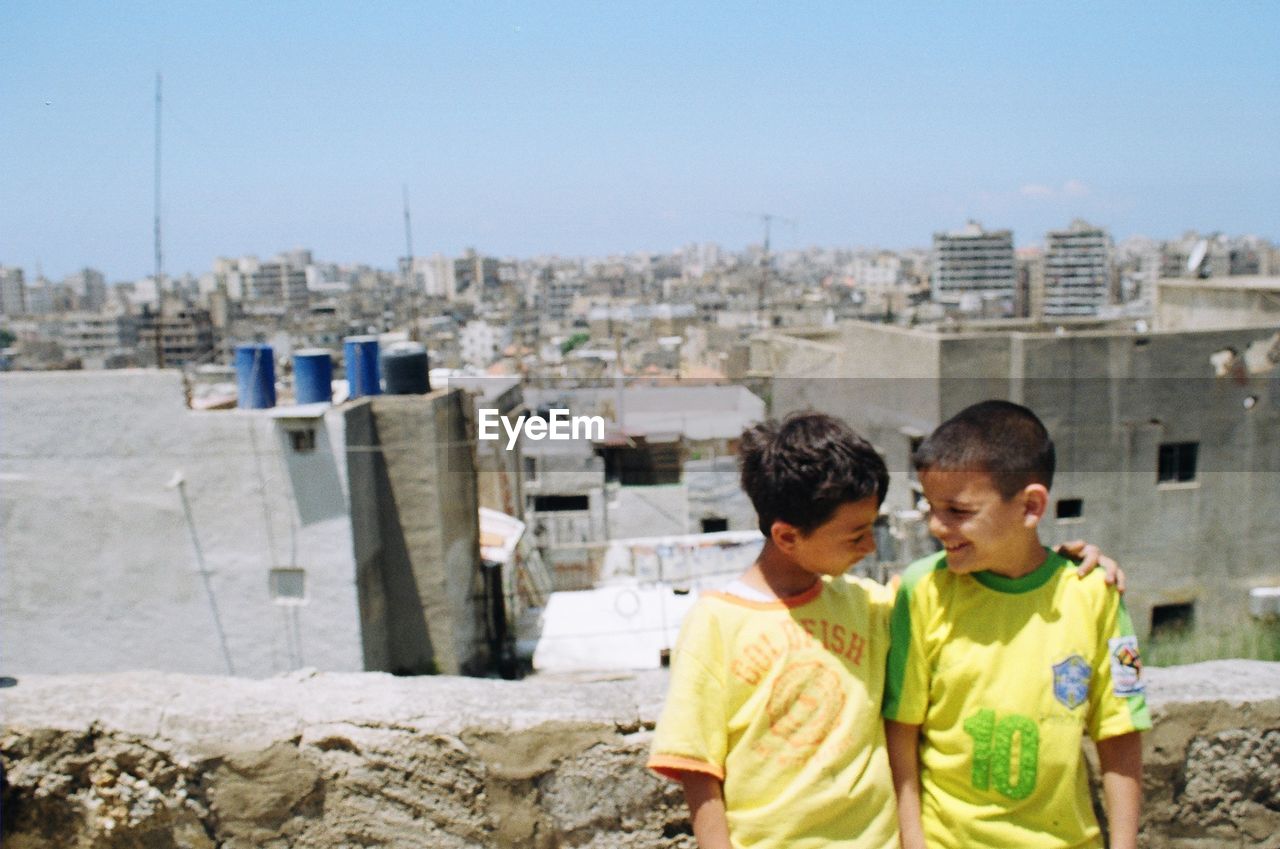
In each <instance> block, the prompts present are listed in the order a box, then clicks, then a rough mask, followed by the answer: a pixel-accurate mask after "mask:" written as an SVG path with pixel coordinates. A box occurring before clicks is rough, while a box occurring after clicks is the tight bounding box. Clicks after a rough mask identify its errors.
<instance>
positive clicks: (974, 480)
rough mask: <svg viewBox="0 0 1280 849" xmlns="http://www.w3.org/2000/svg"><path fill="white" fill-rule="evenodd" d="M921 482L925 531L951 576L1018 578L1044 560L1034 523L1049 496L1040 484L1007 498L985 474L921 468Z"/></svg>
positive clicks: (1042, 512)
mask: <svg viewBox="0 0 1280 849" xmlns="http://www.w3.org/2000/svg"><path fill="white" fill-rule="evenodd" d="M920 483H921V485H922V487H923V488H924V497H925V498H926V499H928V501H929V533H931V534H933V535H934V536H935V537H937V538H938V541H939V542H941V543H942V545H943V548H945V549H946V551H947V569H948V570H950V571H951V572H954V573H955V574H957V575H967V574H970V573H973V572H985V571H990V572H995V573H997V574H1000V575H1005V576H1006V577H1012V578H1016V577H1020V576H1021V575H1025V574H1027V573H1029V572H1031V571H1032V570H1034V569H1035V567H1036V566H1039V565H1040V564H1041V563H1042V562H1043V561H1044V551H1043V549H1042V548H1041V547H1040V540H1039V538H1038V536H1037V534H1036V525H1037V524H1038V523H1039V520H1040V517H1041V516H1042V515H1043V514H1044V508H1045V506H1046V505H1047V503H1048V495H1049V493H1048V490H1046V489H1045V488H1044V487H1043V486H1041V485H1040V484H1031V485H1029V486H1027V487H1024V488H1023V489H1021V490H1019V491H1018V492H1016V493H1014V495H1013V496H1012V497H1010V498H1008V499H1006V498H1004V497H1003V496H1002V495H1001V494H1000V490H998V489H997V488H996V485H995V482H994V481H993V480H992V479H991V476H990V475H989V474H987V473H986V472H979V471H943V470H925V471H922V472H921V473H920Z"/></svg>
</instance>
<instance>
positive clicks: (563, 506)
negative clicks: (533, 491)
mask: <svg viewBox="0 0 1280 849" xmlns="http://www.w3.org/2000/svg"><path fill="white" fill-rule="evenodd" d="M590 508H591V499H589V498H588V497H587V496H585V495H535V496H534V497H533V509H534V510H535V511H536V512H538V513H563V512H568V511H573V510H589V509H590Z"/></svg>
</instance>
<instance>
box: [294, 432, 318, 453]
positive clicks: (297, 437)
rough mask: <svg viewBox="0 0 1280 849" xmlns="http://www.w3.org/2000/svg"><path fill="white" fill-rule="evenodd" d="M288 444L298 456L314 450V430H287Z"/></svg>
mask: <svg viewBox="0 0 1280 849" xmlns="http://www.w3.org/2000/svg"><path fill="white" fill-rule="evenodd" d="M288 432H289V444H290V445H291V446H292V447H293V450H294V451H295V452H296V453H298V454H309V453H311V452H312V451H315V450H316V429H315V428H313V427H299V428H289V431H288Z"/></svg>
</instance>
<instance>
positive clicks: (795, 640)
mask: <svg viewBox="0 0 1280 849" xmlns="http://www.w3.org/2000/svg"><path fill="white" fill-rule="evenodd" d="M739 457H740V461H741V467H742V486H743V489H744V490H745V491H746V493H747V495H748V496H749V497H750V498H751V502H752V504H753V505H754V506H755V509H756V513H757V515H758V516H759V519H760V530H761V531H762V532H763V533H764V535H765V543H764V547H763V548H762V549H761V552H760V555H759V557H758V558H757V560H756V562H755V563H754V564H753V565H752V566H751V568H749V569H748V570H747V571H746V572H745V573H744V574H743V575H742V576H741V577H740V578H739V579H738V580H736V581H734V582H733V583H732V584H730V585H729V587H727V588H726V590H725V591H723V592H704V593H702V595H701V597H700V598H699V599H698V602H697V604H696V605H695V606H694V608H693V610H692V611H691V612H690V613H689V615H688V617H687V618H686V619H685V622H684V625H683V627H682V628H681V632H680V639H679V642H678V643H677V646H676V651H675V654H674V657H673V661H672V669H671V683H670V688H669V690H668V694H667V702H666V706H665V708H664V710H663V713H662V718H661V720H660V721H659V722H658V727H657V732H656V734H655V739H654V743H653V751H652V755H651V757H650V759H649V767H650V768H651V769H653V770H655V771H656V772H658V773H660V774H662V775H664V776H667V777H669V778H673V779H676V780H679V781H680V782H682V783H683V785H684V789H685V798H686V799H687V800H688V803H689V809H690V814H691V818H692V821H693V830H694V835H695V836H696V838H697V841H698V845H699V846H700V847H701V849H729V847H731V846H734V847H819V846H821V847H833V848H834V847H850V848H851V847H873V848H874V849H893V847H897V846H898V829H897V817H896V813H895V810H894V799H893V785H892V783H891V781H890V772H889V762H888V758H887V755H886V751H885V745H884V730H883V725H882V723H881V722H880V719H879V708H880V699H881V695H882V693H883V688H884V672H885V657H886V653H887V651H888V636H889V634H888V617H889V612H890V610H891V603H892V594H891V591H890V590H888V588H886V587H883V586H881V585H879V584H877V583H875V582H873V581H868V580H866V579H860V578H853V577H848V576H845V574H844V573H845V572H846V570H848V568H849V567H850V566H851V565H853V564H854V563H856V562H857V561H859V560H861V559H862V558H863V557H865V556H866V555H868V554H870V553H871V552H872V551H874V550H875V542H874V537H873V534H872V525H873V524H874V522H875V520H876V516H877V514H878V513H879V509H880V503H881V501H883V499H884V496H885V492H886V490H887V489H888V485H889V476H888V472H887V471H886V469H885V465H884V461H883V460H882V459H881V458H880V456H879V455H878V454H877V453H876V452H875V450H874V449H873V448H872V447H871V446H870V445H869V444H868V443H867V442H866V441H865V440H863V439H862V438H861V437H859V436H858V435H857V434H855V433H854V432H853V431H852V430H850V429H849V428H848V426H846V425H845V424H844V423H843V422H841V421H839V420H838V419H834V418H832V417H830V416H825V415H820V414H801V415H793V416H791V417H790V418H788V419H787V420H786V421H784V422H783V423H782V424H781V425H775V424H773V423H766V424H762V425H757V426H756V427H754V428H751V429H750V430H748V431H747V432H745V433H744V434H743V439H742V446H741V449H740V452H739Z"/></svg>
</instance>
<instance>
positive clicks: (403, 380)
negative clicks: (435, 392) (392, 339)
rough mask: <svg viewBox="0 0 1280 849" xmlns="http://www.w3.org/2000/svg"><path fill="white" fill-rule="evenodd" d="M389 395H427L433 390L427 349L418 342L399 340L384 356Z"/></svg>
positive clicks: (383, 367)
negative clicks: (428, 367)
mask: <svg viewBox="0 0 1280 849" xmlns="http://www.w3.org/2000/svg"><path fill="white" fill-rule="evenodd" d="M382 374H383V376H384V377H386V379H387V394H388V395H425V394H426V393H428V392H430V391H431V376H430V374H429V372H428V369H427V349H426V348H424V347H422V345H420V344H418V343H417V342H397V343H396V344H394V345H392V346H391V347H390V348H388V349H387V353H386V354H384V355H383V357H382Z"/></svg>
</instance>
